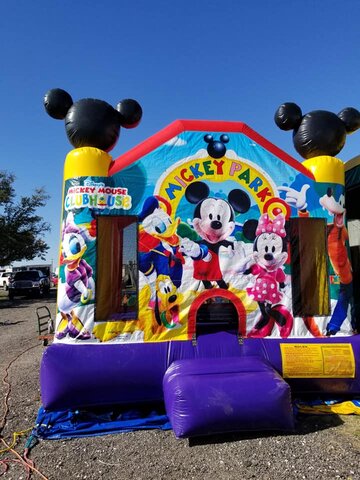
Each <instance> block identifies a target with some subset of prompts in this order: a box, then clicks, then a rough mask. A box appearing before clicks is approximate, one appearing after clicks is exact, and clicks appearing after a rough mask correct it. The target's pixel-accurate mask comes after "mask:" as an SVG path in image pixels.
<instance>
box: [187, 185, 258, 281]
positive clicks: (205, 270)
mask: <svg viewBox="0 0 360 480" xmlns="http://www.w3.org/2000/svg"><path fill="white" fill-rule="evenodd" d="M209 193H210V190H209V187H208V185H207V184H206V183H204V182H193V183H191V184H190V185H188V187H187V188H186V190H185V197H186V199H187V200H188V202H190V203H193V204H196V207H195V211H194V215H193V222H192V223H193V227H194V230H195V231H196V233H197V234H198V235H199V236H200V237H201V240H199V241H197V242H194V241H193V240H190V239H189V238H183V239H182V240H181V244H180V251H181V252H182V253H183V254H184V255H186V256H189V257H191V258H192V259H193V260H194V278H195V279H197V280H201V281H202V283H203V285H204V287H205V288H206V289H210V288H212V283H211V282H212V281H215V282H216V283H217V285H218V286H219V287H220V288H225V289H227V288H228V285H227V284H226V282H225V281H224V279H223V276H222V272H221V269H220V263H219V250H220V247H226V248H229V247H230V249H232V250H234V243H233V242H231V241H229V240H226V239H227V238H228V237H229V236H230V235H231V234H232V232H233V231H234V228H235V212H238V213H245V212H247V211H248V210H249V208H250V204H251V203H250V198H249V196H248V194H247V193H246V192H244V191H242V190H239V189H234V190H231V191H230V192H229V195H228V199H227V200H223V199H221V198H214V197H209Z"/></svg>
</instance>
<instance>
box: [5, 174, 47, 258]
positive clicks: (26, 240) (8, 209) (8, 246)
mask: <svg viewBox="0 0 360 480" xmlns="http://www.w3.org/2000/svg"><path fill="white" fill-rule="evenodd" d="M14 181H15V176H14V175H13V174H11V173H8V172H6V171H0V266H5V265H10V264H11V263H12V262H15V261H21V260H32V259H33V258H35V257H40V258H41V259H44V258H45V253H46V252H47V250H48V249H49V246H48V245H47V244H46V243H45V241H44V240H43V237H44V234H45V233H46V232H49V231H50V225H49V223H47V222H45V221H44V220H43V218H42V217H40V216H39V215H37V214H36V211H37V209H38V208H40V207H43V206H44V205H46V201H47V200H48V198H49V195H47V193H46V192H45V190H44V189H43V188H37V189H35V191H34V193H33V194H32V195H31V196H29V197H20V199H18V200H17V199H16V194H15V189H14V186H13V184H14Z"/></svg>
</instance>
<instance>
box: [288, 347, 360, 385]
mask: <svg viewBox="0 0 360 480" xmlns="http://www.w3.org/2000/svg"><path fill="white" fill-rule="evenodd" d="M280 349H281V359H282V370H283V377H284V378H308V377H312V378H354V377H355V359H354V352H353V349H352V345H351V344H349V343H336V344H331V345H329V344H328V343H326V344H325V343H324V344H320V343H317V344H311V345H310V344H305V343H281V344H280Z"/></svg>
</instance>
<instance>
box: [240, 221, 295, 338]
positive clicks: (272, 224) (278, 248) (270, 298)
mask: <svg viewBox="0 0 360 480" xmlns="http://www.w3.org/2000/svg"><path fill="white" fill-rule="evenodd" d="M255 235H256V237H255V241H254V245H253V255H252V259H250V261H249V262H247V269H246V270H245V271H244V272H243V273H244V274H245V275H248V274H252V275H255V277H256V278H255V284H254V285H253V286H252V287H248V288H247V289H246V290H247V292H248V295H249V296H250V297H251V298H253V299H254V300H255V301H257V302H258V304H259V308H260V311H261V319H260V320H259V321H258V322H257V324H256V325H255V327H254V328H253V329H252V330H251V331H250V332H249V334H248V336H249V337H266V336H268V335H270V334H271V332H272V329H273V327H274V324H275V322H276V323H277V325H278V327H279V330H280V336H281V337H282V338H287V337H288V336H289V335H290V332H291V329H292V326H293V317H292V315H291V314H290V312H288V310H287V309H286V308H285V306H284V305H281V304H280V302H281V299H282V293H281V291H280V288H284V287H285V280H286V275H285V273H284V271H283V269H282V265H284V263H285V262H286V260H287V257H288V254H287V242H286V230H285V216H284V215H283V214H278V215H276V216H275V217H274V219H273V220H271V219H270V217H269V215H268V214H267V213H264V214H263V215H261V217H260V220H259V223H258V226H257V229H256V232H255ZM249 264H250V265H251V264H252V265H251V266H249ZM244 265H245V263H244Z"/></svg>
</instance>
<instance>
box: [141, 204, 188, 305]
mask: <svg viewBox="0 0 360 480" xmlns="http://www.w3.org/2000/svg"><path fill="white" fill-rule="evenodd" d="M139 220H140V222H141V225H140V229H139V269H140V271H141V272H142V273H143V274H144V275H145V277H146V280H147V282H148V283H149V285H150V286H151V287H152V288H151V290H152V296H154V295H155V281H156V278H157V277H158V276H159V275H166V276H168V277H169V278H170V279H171V281H172V282H173V284H174V285H175V287H179V286H180V285H181V279H182V271H183V264H184V258H183V256H182V254H181V253H180V252H179V249H178V246H179V237H178V235H177V233H176V230H177V227H178V225H179V223H180V219H179V218H177V219H175V220H172V218H171V205H170V203H169V202H168V201H167V200H166V199H164V198H162V197H160V196H158V195H155V196H151V197H148V198H147V199H146V200H145V202H144V205H143V209H142V211H141V213H140V214H139Z"/></svg>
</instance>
